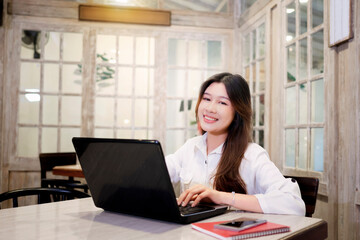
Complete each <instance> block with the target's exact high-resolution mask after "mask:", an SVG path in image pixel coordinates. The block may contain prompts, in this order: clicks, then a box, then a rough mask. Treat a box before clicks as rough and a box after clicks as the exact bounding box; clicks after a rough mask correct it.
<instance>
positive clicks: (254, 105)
mask: <svg viewBox="0 0 360 240" xmlns="http://www.w3.org/2000/svg"><path fill="white" fill-rule="evenodd" d="M251 103H252V104H251V106H252V122H253V126H256V116H255V113H256V100H255V97H252V98H251Z"/></svg>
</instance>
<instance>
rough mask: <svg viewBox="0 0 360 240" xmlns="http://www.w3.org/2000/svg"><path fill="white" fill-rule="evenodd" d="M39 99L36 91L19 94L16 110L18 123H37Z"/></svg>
mask: <svg viewBox="0 0 360 240" xmlns="http://www.w3.org/2000/svg"><path fill="white" fill-rule="evenodd" d="M35 96H36V97H35ZM35 98H36V99H35ZM39 101H40V95H39V94H38V93H27V94H25V95H23V94H20V96H19V112H18V114H19V115H18V122H19V123H27V124H39V109H40V108H39Z"/></svg>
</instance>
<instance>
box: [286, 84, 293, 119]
mask: <svg viewBox="0 0 360 240" xmlns="http://www.w3.org/2000/svg"><path fill="white" fill-rule="evenodd" d="M295 120H296V88H295V87H289V88H287V89H286V121H285V122H286V125H292V124H295V123H296V121H295Z"/></svg>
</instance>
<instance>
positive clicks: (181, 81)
mask: <svg viewBox="0 0 360 240" xmlns="http://www.w3.org/2000/svg"><path fill="white" fill-rule="evenodd" d="M185 79H186V72H185V70H168V79H167V84H166V85H167V87H166V94H167V96H169V97H170V96H177V97H183V96H184V94H185V92H184V88H185ZM198 90H199V89H198Z"/></svg>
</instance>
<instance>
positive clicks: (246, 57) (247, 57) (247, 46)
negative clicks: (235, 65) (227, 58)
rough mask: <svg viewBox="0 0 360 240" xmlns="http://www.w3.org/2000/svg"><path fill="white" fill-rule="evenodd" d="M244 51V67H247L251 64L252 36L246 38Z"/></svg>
mask: <svg viewBox="0 0 360 240" xmlns="http://www.w3.org/2000/svg"><path fill="white" fill-rule="evenodd" d="M243 51H244V54H243V61H244V65H247V64H249V62H250V34H248V35H246V36H245V37H244V44H243Z"/></svg>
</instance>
